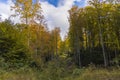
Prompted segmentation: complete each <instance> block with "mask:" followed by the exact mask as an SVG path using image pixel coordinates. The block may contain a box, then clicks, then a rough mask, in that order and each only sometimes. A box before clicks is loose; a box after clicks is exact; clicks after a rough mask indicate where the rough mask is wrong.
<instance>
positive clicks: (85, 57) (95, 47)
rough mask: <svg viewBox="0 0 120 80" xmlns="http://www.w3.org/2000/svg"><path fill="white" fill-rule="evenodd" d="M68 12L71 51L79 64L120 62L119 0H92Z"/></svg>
mask: <svg viewBox="0 0 120 80" xmlns="http://www.w3.org/2000/svg"><path fill="white" fill-rule="evenodd" d="M69 14H70V17H69V22H70V28H69V34H68V38H69V41H70V50H71V51H70V53H71V54H73V57H74V61H75V62H76V64H78V66H80V67H81V66H85V65H88V64H90V63H93V64H96V65H104V66H105V67H106V66H110V65H115V64H120V62H119V59H120V56H119V55H120V1H117V0H105V1H100V0H91V1H89V5H88V6H86V7H84V8H79V7H77V6H74V7H72V9H71V10H69Z"/></svg>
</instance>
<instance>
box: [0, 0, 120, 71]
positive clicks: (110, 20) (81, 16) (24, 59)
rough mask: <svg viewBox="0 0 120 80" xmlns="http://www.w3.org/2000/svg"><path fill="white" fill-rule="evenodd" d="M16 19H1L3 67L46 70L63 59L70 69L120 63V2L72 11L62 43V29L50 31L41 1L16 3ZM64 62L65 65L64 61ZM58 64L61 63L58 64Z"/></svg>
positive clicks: (95, 0) (98, 3) (91, 3)
mask: <svg viewBox="0 0 120 80" xmlns="http://www.w3.org/2000/svg"><path fill="white" fill-rule="evenodd" d="M13 2H14V6H12V7H11V9H12V10H15V12H16V13H15V14H14V15H12V17H16V16H18V15H19V16H20V19H21V23H18V24H14V23H13V22H12V21H11V20H10V18H9V19H7V20H5V21H2V20H0V21H1V22H0V64H1V65H0V66H1V67H4V68H9V69H10V68H19V67H22V66H25V65H28V66H31V67H38V68H39V67H42V66H43V65H44V64H46V63H47V62H49V61H52V60H53V61H55V62H57V63H59V65H60V63H61V62H60V61H61V60H62V59H63V60H65V62H67V64H66V65H67V67H68V66H69V67H70V66H71V65H73V64H76V65H77V66H78V67H83V66H88V65H89V64H91V63H92V64H95V65H100V66H103V65H104V66H105V67H107V66H114V65H119V64H120V2H119V1H117V0H113V1H112V0H110V1H109V0H106V1H99V0H92V1H89V5H88V6H86V7H84V8H79V7H77V6H73V7H72V8H71V10H69V23H70V28H69V32H68V36H67V37H66V38H65V39H64V41H62V40H61V37H60V29H59V28H58V27H56V28H55V29H53V30H52V31H49V30H48V28H47V23H46V22H45V19H44V16H43V15H42V9H41V6H40V3H39V0H35V1H34V2H33V1H32V0H30V1H26V0H13ZM62 63H64V62H62ZM56 65H58V64H56Z"/></svg>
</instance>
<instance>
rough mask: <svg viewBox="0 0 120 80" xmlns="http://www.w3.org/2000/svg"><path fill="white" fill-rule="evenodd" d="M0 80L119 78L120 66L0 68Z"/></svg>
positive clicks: (102, 79)
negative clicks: (40, 68) (104, 67)
mask: <svg viewBox="0 0 120 80" xmlns="http://www.w3.org/2000/svg"><path fill="white" fill-rule="evenodd" d="M0 80H120V68H116V69H115V68H112V69H103V68H93V67H88V68H83V69H77V68H76V69H73V70H70V71H68V70H66V71H65V70H64V69H63V70H61V69H60V68H54V67H53V66H51V67H48V68H46V69H44V70H43V71H37V70H35V69H31V68H21V69H19V70H13V71H6V70H2V69H0Z"/></svg>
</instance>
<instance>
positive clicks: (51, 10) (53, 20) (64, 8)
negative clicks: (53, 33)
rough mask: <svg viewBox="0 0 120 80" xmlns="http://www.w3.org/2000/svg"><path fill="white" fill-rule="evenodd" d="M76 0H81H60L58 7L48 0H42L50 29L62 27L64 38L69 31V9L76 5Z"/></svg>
mask: <svg viewBox="0 0 120 80" xmlns="http://www.w3.org/2000/svg"><path fill="white" fill-rule="evenodd" d="M74 1H78V2H80V1H81V0H60V1H59V3H58V6H57V7H55V6H53V5H52V4H50V3H48V2H47V1H44V2H42V1H41V7H42V9H43V14H44V16H45V18H46V20H47V23H48V27H49V29H50V30H52V29H54V27H60V29H61V36H62V38H63V37H64V36H65V35H66V33H67V32H68V28H69V22H68V17H69V13H68V10H70V8H71V7H72V6H73V5H74Z"/></svg>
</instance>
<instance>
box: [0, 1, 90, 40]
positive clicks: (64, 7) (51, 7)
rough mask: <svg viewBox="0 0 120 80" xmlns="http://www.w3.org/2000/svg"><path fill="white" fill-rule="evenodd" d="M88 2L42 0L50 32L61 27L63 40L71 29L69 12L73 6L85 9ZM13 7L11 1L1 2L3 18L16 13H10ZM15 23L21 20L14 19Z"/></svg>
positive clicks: (0, 13)
mask: <svg viewBox="0 0 120 80" xmlns="http://www.w3.org/2000/svg"><path fill="white" fill-rule="evenodd" d="M86 1H88V0H40V3H41V7H42V10H43V15H44V16H45V19H46V21H47V24H48V28H49V29H50V30H52V29H54V28H55V27H60V29H61V36H62V38H63V37H64V36H65V35H66V34H67V32H68V28H69V22H68V17H69V13H68V10H70V9H71V7H72V6H73V5H77V6H79V7H84V6H85V5H86ZM11 5H13V3H12V2H11V0H0V15H2V18H3V19H5V18H8V17H9V16H10V15H11V14H13V13H14V12H11V11H10V6H11ZM13 21H14V22H19V21H20V19H19V18H14V19H13Z"/></svg>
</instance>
